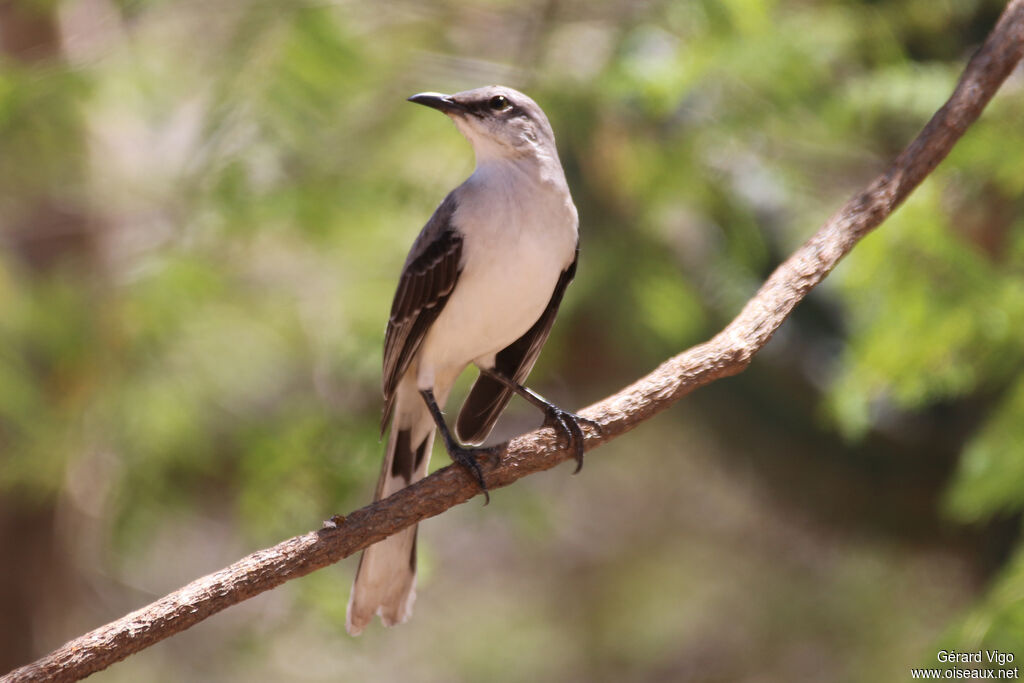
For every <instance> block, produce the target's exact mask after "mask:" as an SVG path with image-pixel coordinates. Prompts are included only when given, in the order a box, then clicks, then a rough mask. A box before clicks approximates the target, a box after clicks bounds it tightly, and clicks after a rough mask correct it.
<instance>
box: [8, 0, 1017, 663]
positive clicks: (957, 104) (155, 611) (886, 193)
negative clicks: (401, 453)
mask: <svg viewBox="0 0 1024 683" xmlns="http://www.w3.org/2000/svg"><path fill="white" fill-rule="evenodd" d="M1022 52H1024V0H1012V1H1011V2H1010V3H1009V4H1008V5H1007V7H1006V10H1005V11H1004V12H1003V15H1002V17H1000V19H999V22H998V23H997V24H996V27H995V28H994V29H993V30H992V33H991V34H990V35H989V37H988V39H987V40H986V41H985V44H984V45H983V46H982V48H981V49H980V50H979V51H978V53H977V54H976V55H975V56H974V58H972V59H971V61H970V63H969V64H968V65H967V68H966V69H965V70H964V73H963V75H962V76H961V78H960V82H959V83H958V84H957V87H956V89H955V90H954V92H953V94H952V96H951V97H950V98H949V100H948V101H947V102H946V104H945V105H944V106H943V107H942V108H941V109H940V110H939V111H938V112H937V113H936V114H935V115H934V116H933V117H932V119H931V120H930V121H929V122H928V124H927V125H926V126H925V128H924V130H922V131H921V133H920V134H919V135H918V136H917V138H915V139H914V141H913V142H912V143H911V144H910V145H909V146H908V147H907V148H906V149H905V150H904V151H903V153H902V154H900V155H899V157H897V158H896V160H895V161H894V162H893V163H892V164H891V165H890V167H889V168H888V169H887V170H886V171H885V173H883V174H882V175H881V176H879V177H878V178H877V179H875V181H874V182H872V183H871V184H870V185H869V186H868V187H867V189H865V190H864V191H863V192H861V193H860V194H857V195H856V196H854V197H853V198H852V199H850V200H849V201H848V202H847V203H846V204H845V205H844V206H843V207H842V208H841V209H840V210H839V211H838V212H836V213H835V214H834V215H833V216H832V217H831V218H829V220H828V221H827V222H826V223H825V224H824V225H823V226H822V227H821V228H820V229H819V230H818V232H816V233H815V234H814V236H813V237H811V239H809V240H808V241H807V242H806V243H805V244H804V245H803V246H801V247H800V248H799V249H797V250H796V252H794V253H793V255H792V256H790V257H789V258H788V259H787V260H786V261H785V262H784V263H783V264H782V265H780V266H779V267H778V268H777V269H776V270H775V272H774V273H772V275H771V277H769V278H768V280H767V281H766V282H765V283H764V285H763V286H762V287H761V289H760V290H759V291H758V292H757V294H756V295H755V296H754V297H753V298H752V299H751V300H750V301H749V302H747V305H746V306H745V307H744V308H743V310H742V311H741V312H740V314H739V315H738V316H737V317H736V319H735V320H733V321H732V322H731V323H730V324H729V325H728V326H727V327H726V328H725V329H724V330H722V332H720V333H719V334H718V335H716V336H715V337H714V338H713V339H711V340H710V341H708V342H706V343H704V344H700V345H698V346H695V347H693V348H691V349H689V350H688V351H685V352H684V353H681V354H679V355H678V356H675V357H674V358H671V359H669V360H668V361H666V362H664V363H662V364H661V365H660V366H659V367H658V368H657V369H656V370H654V371H653V372H651V373H650V374H649V375H647V376H646V377H644V378H642V379H640V380H638V381H637V382H635V383H634V384H632V385H631V386H628V387H626V388H625V389H623V390H622V391H620V392H618V393H617V394H615V395H613V396H609V397H608V398H606V399H604V400H603V401H601V402H599V403H597V404H595V405H593V406H591V407H590V408H588V409H586V410H584V411H582V412H583V414H584V415H585V416H586V417H589V418H591V419H593V420H597V421H599V422H600V423H601V425H602V426H603V431H602V434H600V435H598V434H595V433H593V432H590V433H588V434H587V440H586V447H587V450H590V449H592V448H595V447H597V446H599V445H601V444H602V443H605V442H608V441H610V440H612V439H614V438H616V437H618V436H620V435H621V434H624V433H626V432H628V431H629V430H630V429H632V428H633V427H635V426H637V425H638V424H639V423H641V422H643V421H644V420H647V419H649V418H650V417H652V416H653V415H655V414H656V413H659V412H661V411H662V410H664V409H666V408H667V407H669V406H670V405H672V404H673V403H674V402H675V401H677V400H678V399H679V398H681V397H683V396H685V395H686V394H688V393H689V392H691V391H693V390H694V389H696V388H697V387H700V386H703V385H705V384H708V383H710V382H712V381H714V380H716V379H720V378H722V377H727V376H730V375H735V374H737V373H739V372H741V371H743V370H744V369H745V368H746V367H747V365H749V364H750V361H751V359H752V358H753V356H754V354H755V353H757V351H758V350H760V349H761V348H762V347H763V346H764V345H765V344H766V343H767V342H768V340H769V339H771V337H772V335H773V334H774V333H775V331H776V330H777V329H778V328H779V326H780V325H781V324H782V323H783V321H785V319H786V318H787V317H788V316H789V314H790V313H791V312H792V311H793V309H794V308H795V307H796V305H797V304H798V303H800V301H801V300H802V299H803V298H804V297H805V296H806V295H807V293H808V292H809V291H810V290H811V288H813V287H814V286H815V285H817V284H818V283H819V282H821V281H822V280H823V279H824V278H825V277H826V276H827V275H828V274H829V273H830V272H831V271H832V269H833V268H834V267H835V266H836V264H837V263H838V262H839V260H840V259H842V258H843V256H845V255H846V254H848V253H849V252H850V250H851V249H853V247H854V245H856V243H857V242H858V241H859V240H860V239H861V238H862V237H864V235H865V234H867V233H868V232H869V231H871V230H872V229H874V228H875V227H877V226H878V225H879V224H880V223H881V222H882V221H883V220H884V219H885V218H886V217H887V216H889V214H891V213H892V212H893V210H894V209H895V208H896V207H897V206H898V205H899V204H900V203H901V202H902V201H903V200H904V199H906V197H907V195H909V194H910V192H911V191H912V190H913V189H914V188H915V187H917V185H918V184H920V182H921V181H922V180H923V179H924V178H925V177H926V176H927V175H928V174H929V173H931V172H932V171H933V170H934V169H935V167H936V166H937V165H938V164H939V162H941V161H942V160H943V159H944V158H945V157H946V155H947V154H948V153H949V151H950V150H951V149H952V148H953V145H954V144H955V143H956V142H957V140H958V139H959V138H960V136H962V135H963V133H964V131H965V130H967V128H968V127H969V126H970V125H971V124H972V123H974V121H975V120H976V119H977V118H978V116H979V115H980V114H981V111H982V110H983V109H984V108H985V106H986V105H987V104H988V102H989V100H990V99H991V98H992V96H993V95H994V94H995V92H996V90H998V89H999V86H1000V85H1001V84H1002V82H1003V81H1004V80H1005V79H1006V78H1007V76H1008V75H1009V74H1010V72H1011V71H1012V70H1013V68H1014V66H1015V65H1016V64H1017V63H1018V62H1019V61H1020V59H1021V55H1022ZM571 457H572V455H571V454H570V453H568V452H566V451H563V450H560V449H559V447H558V445H557V444H556V442H555V438H554V433H553V432H552V431H551V430H550V429H541V430H538V431H535V432H532V433H530V434H526V435H525V436H521V437H519V438H517V439H514V440H512V441H511V442H510V443H509V444H508V449H507V451H506V453H505V455H504V456H503V457H502V460H501V462H500V463H499V464H489V465H485V476H486V478H487V482H488V484H489V486H490V487H491V488H500V487H502V486H508V485H509V484H511V483H512V482H514V481H516V480H517V479H520V478H521V477H524V476H526V475H528V474H532V473H534V472H540V471H542V470H547V469H550V468H551V467H554V466H555V465H557V464H558V463H561V462H563V461H564V460H567V459H568V458H571ZM479 492H480V491H479V489H478V488H477V486H476V484H475V483H474V482H473V481H472V480H471V479H470V478H469V477H468V476H467V475H466V474H465V473H464V472H463V471H462V470H461V469H460V468H458V467H452V466H449V467H445V468H444V469H441V470H439V471H437V472H435V473H434V474H433V475H431V476H429V477H427V478H426V479H424V480H422V481H420V482H419V483H417V484H415V485H413V486H410V487H409V488H406V489H403V490H401V491H399V492H398V493H395V494H394V495H393V496H390V497H389V498H387V499H385V500H382V501H379V502H376V503H374V504H373V505H369V506H367V507H364V508H362V509H360V510H357V511H355V512H353V513H352V514H351V515H349V516H348V517H347V518H340V517H339V518H336V519H335V520H334V521H332V522H331V523H328V524H326V525H325V528H323V529H321V530H319V531H314V532H310V533H308V534H304V535H302V536H297V537H295V538H292V539H289V540H287V541H284V542H283V543H279V544H277V545H276V546H274V547H272V548H267V549H266V550H260V551H258V552H255V553H253V554H252V555H249V556H248V557H245V558H243V559H241V560H239V561H238V562H236V563H234V564H232V565H231V566H229V567H226V568H225V569H222V570H220V571H218V572H215V573H213V574H210V575H208V576H204V577H202V578H200V579H196V580H195V581H193V582H192V583H190V584H188V585H187V586H185V587H184V588H181V589H180V590H177V591H175V592H173V593H171V594H170V595H167V596H165V597H163V598H161V599H160V600H157V601H156V602H154V603H152V604H150V605H147V606H146V607H143V608H142V609H140V610H137V611H135V612H132V613H131V614H128V615H127V616H124V617H122V618H120V619H118V620H117V621H114V622H111V623H110V624H107V625H106V626H102V627H100V628H98V629H96V630H94V631H91V632H90V633H87V634H85V635H83V636H81V637H79V638H76V639H75V640H72V641H70V642H68V643H66V644H65V645H63V646H62V647H60V648H58V649H57V650H55V651H53V652H52V653H50V654H48V655H47V656H45V657H43V658H42V659H39V660H38V661H35V662H33V663H31V664H29V665H27V666H24V667H22V668H20V669H16V670H14V671H12V672H10V673H9V674H7V675H6V676H4V677H3V678H2V679H0V682H6V683H12V682H14V681H44V680H45V681H50V680H54V681H70V680H78V679H80V678H84V677H85V676H88V675H89V674H91V673H93V672H96V671H100V670H102V669H105V668H106V667H108V666H110V665H111V664H113V663H114V662H117V661H119V660H122V659H124V658H125V657H127V656H129V655H131V654H133V653H135V652H138V651H139V650H142V649H144V648H147V647H149V646H150V645H152V644H154V643H156V642H158V641H160V640H163V639H164V638H167V637H169V636H171V635H173V634H175V633H179V632H181V631H184V630H185V629H187V628H189V627H190V626H192V625H194V624H197V623H198V622H200V621H202V620H204V619H206V618H207V617H209V616H210V615H212V614H215V613H217V612H219V611H221V610H223V609H225V608H226V607H229V606H231V605H234V604H237V603H239V602H241V601H243V600H246V599H248V598H251V597H253V596H254V595H258V594H259V593H262V592H264V591H267V590H270V589H271V588H274V587H275V586H278V585H280V584H282V583H284V582H285V581H288V580H291V579H294V578H297V577H300V576H304V575H306V574H309V573H310V572H312V571H315V570H317V569H320V568H322V567H326V566H328V565H330V564H333V563H334V562H337V561H338V560H341V559H343V558H345V557H348V556H349V555H352V554H353V553H355V552H357V551H359V550H361V549H363V548H365V547H367V546H368V545H370V544H372V543H375V542H376V541H379V540H381V539H382V538H385V537H387V536H390V535H391V534H393V533H395V532H396V531H399V530H401V529H403V528H405V527H407V526H409V525H411V524H415V523H417V522H420V521H422V520H424V519H427V518H428V517H433V516H435V515H438V514H440V513H442V512H444V511H445V510H447V509H448V508H450V507H452V506H454V505H458V504H459V503H463V502H465V501H467V500H469V499H470V498H472V497H473V496H475V495H477V494H479Z"/></svg>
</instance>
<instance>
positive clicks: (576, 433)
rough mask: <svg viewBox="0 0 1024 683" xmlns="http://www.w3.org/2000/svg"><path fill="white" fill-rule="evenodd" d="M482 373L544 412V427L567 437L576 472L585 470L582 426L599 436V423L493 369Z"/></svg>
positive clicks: (487, 369)
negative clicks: (570, 410)
mask: <svg viewBox="0 0 1024 683" xmlns="http://www.w3.org/2000/svg"><path fill="white" fill-rule="evenodd" d="M480 372H482V373H483V374H485V375H487V376H488V377H490V378H491V379H494V380H496V381H498V382H501V383H502V384H504V385H505V386H506V387H508V388H509V389H511V390H512V391H514V392H516V393H517V394H519V395H520V396H522V397H523V398H524V399H526V400H527V401H529V402H530V403H532V404H533V405H535V406H537V407H538V408H540V409H541V410H543V411H544V425H545V426H546V427H551V428H552V429H553V430H555V432H556V433H557V434H560V435H561V436H563V437H565V446H566V448H568V449H569V450H571V451H572V452H573V455H574V456H575V457H576V470H575V471H574V472H573V474H576V472H579V471H580V470H581V469H583V441H584V438H583V430H582V429H581V428H580V425H581V424H584V425H586V426H588V427H590V428H591V429H593V430H594V431H596V432H597V433H598V434H601V425H600V423H598V422H594V421H593V420H590V419H588V418H585V417H582V416H581V415H577V414H576V413H571V412H569V411H568V410H563V409H562V408H559V407H558V406H556V405H555V404H554V403H551V402H550V401H548V400H546V399H545V398H544V397H543V396H541V395H540V394H538V393H537V392H535V391H533V390H532V389H528V388H526V387H524V386H523V385H522V384H520V383H519V382H516V381H515V380H514V379H511V378H509V377H506V376H505V375H503V374H501V373H500V372H498V371H497V370H495V369H493V368H480Z"/></svg>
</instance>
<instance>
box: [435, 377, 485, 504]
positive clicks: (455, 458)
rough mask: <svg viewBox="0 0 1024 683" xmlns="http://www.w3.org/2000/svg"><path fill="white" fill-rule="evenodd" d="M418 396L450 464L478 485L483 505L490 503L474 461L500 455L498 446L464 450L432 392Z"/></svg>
mask: <svg viewBox="0 0 1024 683" xmlns="http://www.w3.org/2000/svg"><path fill="white" fill-rule="evenodd" d="M420 395H421V396H422V397H423V400H424V401H425V402H426V404H427V408H428V409H429V410H430V415H431V417H433V418H434V423H435V424H436V425H437V430H438V431H439V432H441V438H442V439H444V447H445V449H446V450H447V451H448V456H449V457H450V458H451V459H452V462H456V463H458V464H459V465H462V467H464V468H465V469H466V470H467V471H468V472H469V474H470V476H472V477H473V479H475V480H476V482H477V483H478V484H479V485H480V490H481V491H483V492H484V505H486V504H487V503H490V502H491V494H490V493H488V491H487V484H485V483H484V473H483V470H481V469H480V463H478V462H477V461H476V456H478V455H481V454H486V455H492V456H493V455H497V454H500V453H501V448H500V447H498V446H491V447H489V448H466V447H465V446H463V445H462V444H460V443H459V442H458V441H456V440H455V437H453V436H452V433H451V431H450V430H449V429H448V425H447V424H445V421H444V415H442V414H441V408H440V407H438V405H437V400H436V399H435V398H434V392H433V390H431V389H420Z"/></svg>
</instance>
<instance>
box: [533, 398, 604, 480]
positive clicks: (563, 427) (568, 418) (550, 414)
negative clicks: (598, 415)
mask: <svg viewBox="0 0 1024 683" xmlns="http://www.w3.org/2000/svg"><path fill="white" fill-rule="evenodd" d="M545 413H546V414H547V417H545V418H544V426H545V427H551V428H552V429H553V430H555V433H556V434H557V435H559V436H561V437H564V438H565V447H566V448H567V449H569V450H571V451H572V452H573V456H574V457H575V458H576V469H575V470H574V471H573V474H576V473H577V472H579V471H580V470H581V469H583V443H584V441H585V438H584V436H583V429H582V428H581V427H580V425H585V426H587V427H590V428H591V429H593V430H594V431H595V432H597V433H598V434H601V433H602V432H601V424H600V423H599V422H595V421H594V420H591V419H589V418H586V417H583V416H581V415H577V414H576V413H570V412H569V411H568V410H562V409H561V408H559V407H558V406H554V405H549V406H548V407H547V408H546V409H545Z"/></svg>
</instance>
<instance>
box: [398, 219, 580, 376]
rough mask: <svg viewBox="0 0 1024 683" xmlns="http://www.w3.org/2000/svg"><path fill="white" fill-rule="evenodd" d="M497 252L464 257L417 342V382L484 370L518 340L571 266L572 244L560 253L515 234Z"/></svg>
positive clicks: (535, 237) (548, 243)
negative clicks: (471, 368)
mask: <svg viewBox="0 0 1024 683" xmlns="http://www.w3.org/2000/svg"><path fill="white" fill-rule="evenodd" d="M514 237H515V239H506V240H503V242H504V243H502V244H500V247H501V248H497V249H496V248H494V243H493V242H492V243H491V246H490V248H488V249H486V250H480V251H479V252H478V253H472V252H470V253H468V254H467V259H466V265H465V267H464V269H463V271H462V273H461V274H460V275H459V280H458V283H457V284H456V286H455V289H454V290H453V291H452V295H451V297H450V298H449V299H448V302H447V303H446V304H445V307H444V309H443V310H442V311H441V314H440V315H439V316H438V317H437V320H436V321H435V322H434V324H433V325H432V326H431V330H430V332H429V333H428V334H427V336H426V338H425V339H424V340H423V346H422V347H421V351H420V353H419V354H418V355H419V361H420V362H419V372H418V383H419V385H420V386H421V387H423V386H431V385H433V384H434V381H435V375H448V376H451V375H453V374H455V375H457V374H458V373H459V372H461V371H462V370H463V369H464V368H465V367H466V366H467V365H468V364H469V363H472V362H474V361H476V362H478V363H481V364H484V365H489V364H492V363H493V357H494V354H496V353H497V352H498V351H501V350H502V349H504V348H505V347H507V346H508V345H509V344H511V343H512V342H514V341H515V340H517V339H519V337H521V336H523V335H524V334H525V333H526V332H527V331H528V330H529V329H530V328H531V327H532V326H533V324H534V323H535V322H537V319H538V318H540V316H541V314H542V313H543V312H544V309H545V308H546V307H547V305H548V303H549V302H550V300H551V295H552V293H553V292H554V289H555V285H556V284H557V282H558V279H559V277H560V276H561V274H562V271H564V270H565V269H566V268H567V267H568V266H569V264H570V263H571V262H572V258H573V254H574V252H575V241H574V240H573V243H572V244H571V245H570V246H569V248H568V249H567V248H565V246H564V245H561V244H557V243H554V244H553V243H552V240H551V239H550V238H548V239H544V237H543V235H530V234H526V235H522V234H520V235H517V236H514Z"/></svg>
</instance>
